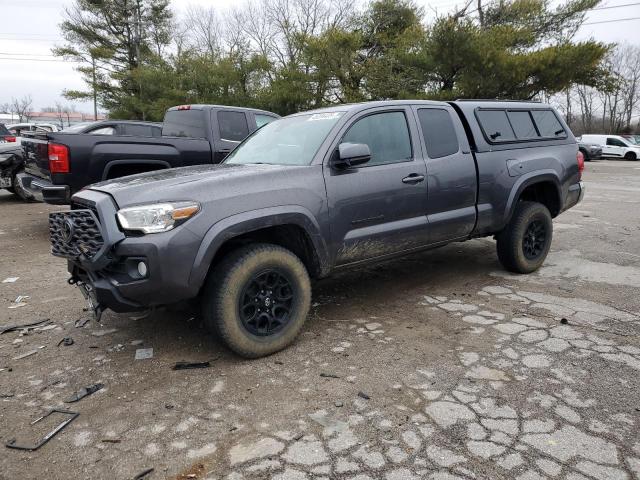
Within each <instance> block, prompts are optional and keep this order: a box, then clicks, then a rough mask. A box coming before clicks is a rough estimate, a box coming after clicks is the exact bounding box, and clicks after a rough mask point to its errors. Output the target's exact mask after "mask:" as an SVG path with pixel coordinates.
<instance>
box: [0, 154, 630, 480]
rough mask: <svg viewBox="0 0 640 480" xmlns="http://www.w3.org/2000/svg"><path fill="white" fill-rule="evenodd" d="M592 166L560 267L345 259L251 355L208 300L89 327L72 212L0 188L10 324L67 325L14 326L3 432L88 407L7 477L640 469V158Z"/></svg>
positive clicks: (569, 215)
mask: <svg viewBox="0 0 640 480" xmlns="http://www.w3.org/2000/svg"><path fill="white" fill-rule="evenodd" d="M585 180H586V182H587V188H588V190H587V195H586V197H585V199H584V201H583V203H581V204H580V205H578V206H577V207H576V208H574V209H571V210H570V211H568V212H566V213H564V214H562V215H561V216H560V217H558V218H557V219H555V221H554V226H555V231H554V241H553V246H552V251H551V254H550V255H549V257H548V259H547V261H546V263H545V265H544V267H543V268H542V269H541V270H540V271H538V272H536V273H534V274H532V275H525V276H522V275H512V274H509V273H507V272H505V271H503V270H502V269H501V268H500V266H499V264H498V261H497V258H496V255H495V243H494V241H493V240H491V239H478V240H473V241H470V242H465V243H456V244H452V245H449V246H447V247H444V248H440V249H437V250H433V251H430V252H424V253H421V254H417V255H412V256H409V257H406V258H402V259H398V260H394V261H391V262H388V263H385V264H382V265H376V266H371V267H367V268H364V269H361V270H354V271H352V272H348V273H343V274H340V275H338V276H336V277H333V278H331V279H326V280H323V281H321V282H318V283H316V284H315V285H314V295H313V302H315V303H314V307H313V309H312V312H311V314H310V317H309V320H308V322H307V324H306V326H305V328H304V330H303V333H302V334H301V336H300V337H299V339H298V341H297V342H296V343H295V344H294V345H293V346H292V347H290V348H288V349H287V350H284V351H282V352H280V353H278V354H275V355H272V356H270V357H267V358H263V359H259V360H251V361H248V360H243V359H240V358H238V357H236V356H234V355H233V354H231V353H230V352H228V351H227V350H225V349H224V348H223V347H222V346H221V345H220V344H218V343H217V342H216V341H215V339H213V338H212V337H211V336H210V335H209V334H207V333H206V331H205V330H204V329H203V328H202V326H201V325H200V324H199V320H198V319H197V318H195V319H192V317H193V314H192V313H190V312H188V311H187V312H185V311H164V312H155V313H153V314H151V315H150V316H148V317H146V318H137V317H136V319H132V318H131V317H132V315H117V314H113V313H107V314H105V315H104V317H103V320H102V325H97V324H95V323H94V322H90V323H88V324H87V325H86V326H85V327H83V328H76V327H75V326H74V322H75V320H77V319H78V318H84V317H85V315H86V314H85V313H84V312H83V311H82V308H83V306H84V305H83V302H82V298H81V296H80V294H79V293H78V292H76V291H75V289H74V288H72V287H70V286H68V285H66V284H65V280H66V278H67V275H66V270H65V265H64V262H63V261H61V260H60V259H56V258H54V257H51V256H50V255H49V253H48V241H47V221H46V213H47V212H49V211H54V210H56V208H55V207H52V206H45V205H42V204H21V203H19V202H17V201H16V200H15V199H14V198H13V197H12V196H10V195H7V194H4V193H3V194H0V217H1V218H3V221H2V224H1V225H0V244H1V245H2V251H3V253H4V256H3V258H2V259H0V272H1V273H0V277H1V278H0V281H2V280H3V279H4V278H6V277H10V276H17V277H20V278H19V279H18V280H17V281H16V282H15V283H5V284H2V283H0V302H1V304H0V326H1V325H8V324H12V323H27V322H29V321H34V320H38V319H42V318H49V319H50V320H51V322H52V323H51V325H53V326H51V325H48V326H44V327H42V328H37V329H34V330H31V331H29V332H28V334H21V333H20V332H10V333H5V334H3V335H0V441H2V443H5V442H6V441H8V440H9V439H10V438H13V437H18V438H19V439H23V440H24V441H33V440H34V439H35V438H36V437H37V434H38V433H42V431H46V429H45V430H42V431H39V430H38V429H36V428H35V426H33V427H32V426H29V422H31V421H33V420H34V419H35V418H37V417H38V416H40V415H41V414H42V413H43V412H45V411H46V410H47V409H49V408H52V407H57V408H60V407H63V408H71V409H72V410H74V411H77V412H79V413H80V416H79V417H78V418H77V419H76V420H75V421H74V422H73V423H71V424H70V425H69V426H68V427H67V428H66V429H65V430H64V431H63V432H62V433H60V434H59V435H57V436H56V437H55V438H53V439H52V440H51V441H50V442H49V443H48V444H46V445H45V446H44V447H42V448H41V449H40V450H38V451H35V452H20V451H16V450H9V449H4V447H2V448H3V452H2V453H3V454H2V455H0V478H1V479H13V478H50V479H66V478H132V477H134V476H135V475H136V474H138V473H140V472H141V471H143V470H145V469H148V468H154V471H153V472H151V473H150V474H149V475H148V476H147V477H145V478H151V479H152V478H181V479H186V478H197V479H216V480H222V479H226V480H253V479H267V478H273V479H282V480H284V479H287V480H298V479H307V480H314V479H318V480H319V479H327V478H328V479H352V480H367V479H386V480H405V479H406V480H412V479H422V478H425V479H435V480H453V479H517V480H536V479H568V480H585V479H588V480H593V479H607V480H609V479H612V480H613V479H634V478H640V395H639V393H640V296H639V294H640V238H639V233H640V216H638V214H637V212H638V208H639V207H640V163H633V162H618V161H597V162H590V163H587V168H586V174H585ZM18 295H28V296H29V298H28V299H26V300H24V302H25V303H26V305H25V306H22V307H19V308H14V309H9V308H8V307H9V306H10V305H11V303H12V302H13V301H14V300H15V298H16V297H17V296H18ZM69 336H70V337H72V338H73V339H74V344H73V345H71V346H64V345H63V346H60V347H57V346H56V345H57V343H58V342H59V341H60V340H61V339H62V338H63V337H69ZM139 348H153V358H151V359H145V360H134V355H135V351H136V349H139ZM33 350H36V353H34V354H32V355H30V356H27V357H24V358H19V359H16V358H18V357H20V356H21V355H22V354H24V353H29V352H30V351H33ZM182 360H187V361H206V360H209V361H211V364H212V366H211V367H210V368H207V369H199V370H183V371H173V370H171V366H172V365H173V364H174V363H175V362H177V361H182ZM98 382H101V383H104V384H105V387H104V388H103V389H102V390H100V391H98V392H96V393H94V394H92V395H90V396H88V397H86V398H84V399H82V400H81V401H79V402H78V403H74V404H65V403H63V400H64V399H66V398H67V397H69V396H70V395H71V394H72V393H73V392H74V391H77V390H79V389H80V388H82V387H85V386H88V385H91V384H94V383H98ZM49 427H50V425H49ZM42 428H44V426H43V427H42Z"/></svg>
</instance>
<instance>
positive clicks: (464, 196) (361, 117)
mask: <svg viewBox="0 0 640 480" xmlns="http://www.w3.org/2000/svg"><path fill="white" fill-rule="evenodd" d="M583 168H584V159H583V158H582V154H581V153H579V152H578V145H577V143H576V140H575V138H574V136H573V134H572V133H571V131H570V130H569V128H568V127H567V125H566V124H565V123H564V122H563V121H562V119H561V118H560V116H559V115H557V113H556V112H555V111H554V110H553V109H552V108H551V107H550V106H548V105H544V104H540V103H519V102H494V101H456V102H448V103H447V102H431V101H388V102H371V103H361V104H355V105H339V106H335V107H331V108H325V109H321V110H315V111H310V112H304V113H298V114H295V115H290V116H288V117H285V118H282V119H280V120H276V121H274V122H271V123H269V124H268V125H266V126H264V127H263V128H261V129H259V130H257V131H256V132H254V133H253V134H252V135H250V136H249V137H248V138H247V139H246V140H245V141H244V142H243V143H242V144H241V145H240V146H239V147H238V148H237V149H236V150H234V152H233V153H232V154H231V155H229V157H228V158H227V159H226V160H225V162H224V163H222V164H220V165H207V166H204V165H201V166H194V167H186V168H176V169H169V170H163V171H157V172H150V173H145V174H139V175H133V176H129V177H124V178H118V179H114V180H110V181H106V182H102V183H98V184H95V185H92V186H90V187H88V188H87V189H85V190H83V191H81V192H78V193H77V194H75V195H74V196H73V197H72V199H71V210H70V211H68V212H60V213H52V214H51V215H50V220H49V222H50V235H51V243H52V251H53V254H54V255H58V256H61V257H65V258H67V259H68V265H69V271H70V273H71V278H70V280H69V281H70V283H72V284H77V285H78V286H79V287H80V288H81V291H82V292H83V294H84V295H85V297H86V298H87V300H88V301H89V304H90V306H91V307H92V308H93V310H94V311H95V312H96V313H97V314H98V315H99V314H100V313H101V312H102V311H103V309H105V308H110V309H112V310H114V311H116V312H127V311H135V310H141V309H148V308H152V307H156V306H160V305H166V304H171V303H174V302H180V301H183V300H189V299H197V300H199V301H200V304H201V306H202V314H203V317H204V319H205V321H206V323H207V325H208V326H209V327H210V329H211V330H212V331H213V332H214V333H215V334H216V335H218V336H220V337H221V338H222V339H223V340H224V341H225V342H226V344H227V345H228V346H229V347H230V348H231V349H233V350H234V351H235V352H237V353H238V354H240V355H242V356H245V357H259V356H263V355H268V354H270V353H273V352H275V351H278V350H280V349H282V348H284V347H286V346H287V345H288V344H290V343H291V342H292V341H293V340H294V338H295V337H296V335H297V334H298V333H299V332H300V329H301V328H302V325H303V323H304V321H305V318H306V316H307V313H308V310H309V305H310V301H311V284H310V279H311V278H321V277H325V276H327V275H329V274H330V273H332V272H335V271H338V270H340V269H344V268H348V267H354V266H357V265H361V264H363V263H365V262H372V261H379V260H383V259H388V258H390V257H393V256H396V255H404V254H407V253H410V252H415V251H418V250H421V249H425V248H433V247H436V246H440V245H443V244H446V243H449V242H453V241H461V240H467V239H471V238H476V237H485V236H495V238H496V239H497V252H498V258H499V259H500V261H501V262H502V264H503V265H504V267H505V268H506V269H508V270H510V271H513V272H519V273H529V272H532V271H534V270H536V269H537V268H538V267H540V265H541V264H542V262H543V261H544V259H545V257H546V255H547V253H548V251H549V248H550V246H551V237H552V230H553V225H552V218H553V217H556V216H557V215H559V214H560V213H562V212H563V211H564V210H566V209H567V208H570V207H571V206H573V205H575V204H576V203H578V202H579V201H580V200H581V199H582V196H583V194H584V186H583V183H582V181H581V176H582V170H583Z"/></svg>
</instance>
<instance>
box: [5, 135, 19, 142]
mask: <svg viewBox="0 0 640 480" xmlns="http://www.w3.org/2000/svg"><path fill="white" fill-rule="evenodd" d="M4 139H5V141H7V142H15V141H16V137H10V136H6V137H4Z"/></svg>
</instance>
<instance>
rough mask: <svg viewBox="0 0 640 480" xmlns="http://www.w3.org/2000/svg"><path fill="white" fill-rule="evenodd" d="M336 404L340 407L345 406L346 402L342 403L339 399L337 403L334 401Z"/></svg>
mask: <svg viewBox="0 0 640 480" xmlns="http://www.w3.org/2000/svg"><path fill="white" fill-rule="evenodd" d="M334 405H335V406H336V407H338V408H340V407H343V406H344V403H342V402H341V401H337V402H335V403H334Z"/></svg>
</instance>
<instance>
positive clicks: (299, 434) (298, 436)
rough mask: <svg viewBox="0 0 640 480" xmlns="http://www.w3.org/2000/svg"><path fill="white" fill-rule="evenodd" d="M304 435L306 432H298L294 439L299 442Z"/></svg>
mask: <svg viewBox="0 0 640 480" xmlns="http://www.w3.org/2000/svg"><path fill="white" fill-rule="evenodd" d="M302 437H304V433H302V432H301V433H298V434H296V436H295V437H293V439H294V440H295V441H296V442H297V441H298V440H300V439H301V438H302Z"/></svg>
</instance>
